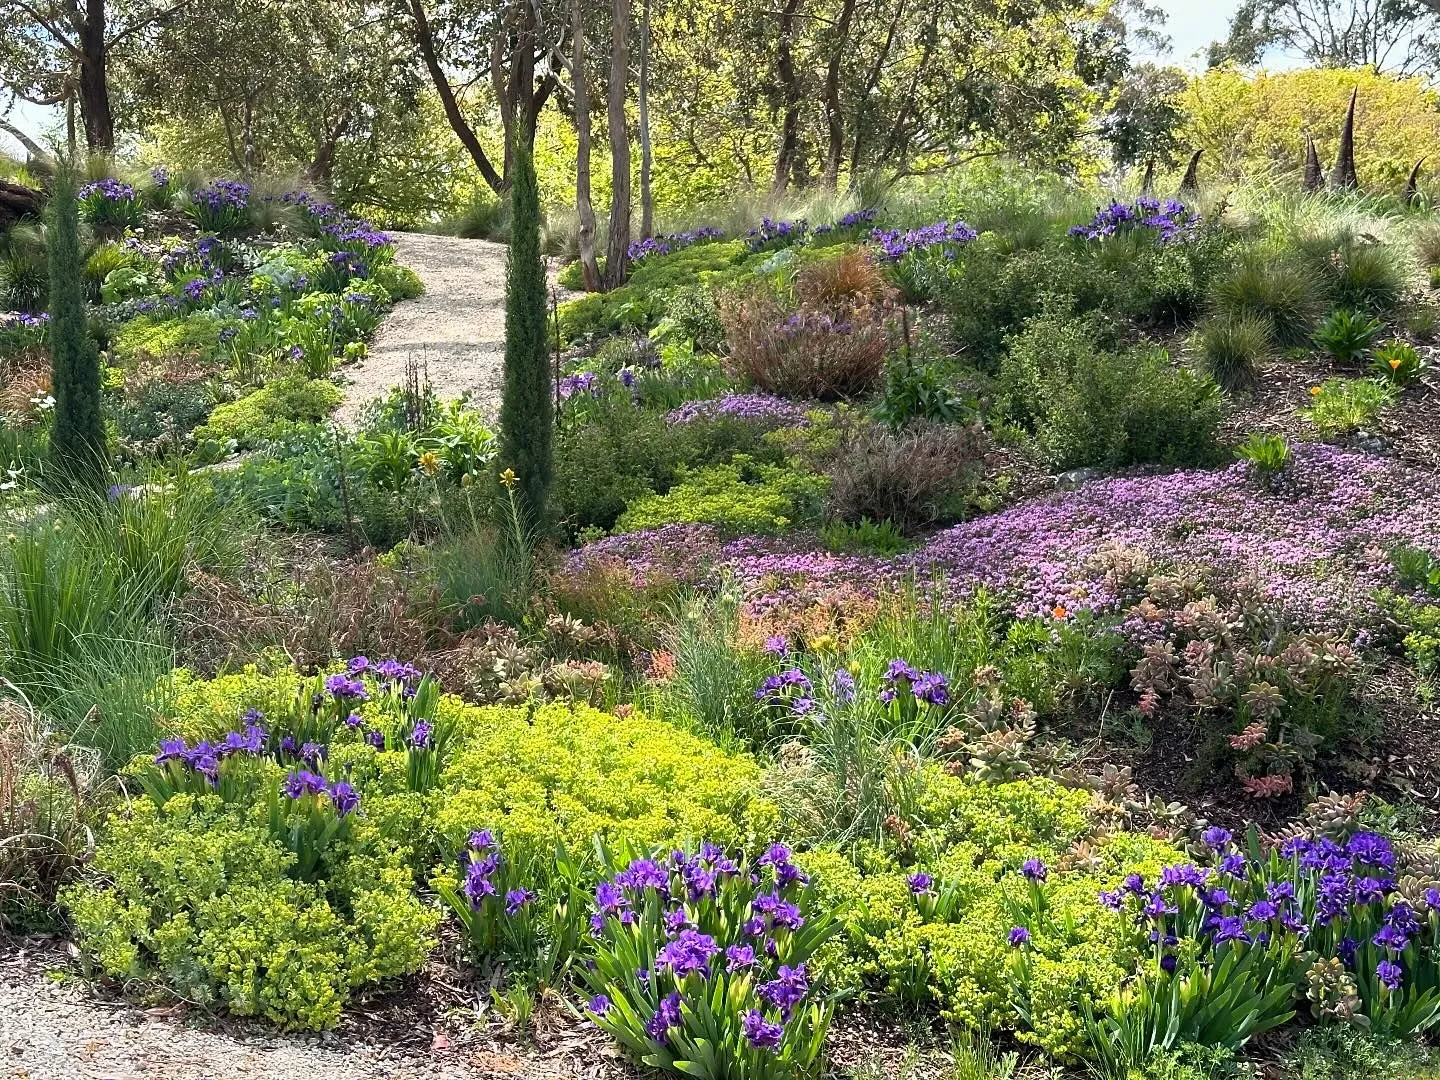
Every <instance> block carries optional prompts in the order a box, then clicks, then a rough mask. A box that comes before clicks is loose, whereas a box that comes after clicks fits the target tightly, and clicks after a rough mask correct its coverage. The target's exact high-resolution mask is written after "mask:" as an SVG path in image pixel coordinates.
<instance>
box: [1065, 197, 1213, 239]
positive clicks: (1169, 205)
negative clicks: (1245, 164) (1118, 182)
mask: <svg viewBox="0 0 1440 1080" xmlns="http://www.w3.org/2000/svg"><path fill="white" fill-rule="evenodd" d="M1199 224H1200V216H1199V215H1198V214H1195V213H1192V212H1191V211H1189V210H1188V209H1187V208H1186V206H1185V204H1184V203H1182V202H1180V201H1178V200H1176V199H1166V200H1165V201H1164V202H1161V201H1160V200H1159V199H1157V198H1154V197H1153V196H1150V195H1142V196H1140V198H1138V199H1136V200H1135V201H1134V202H1133V203H1122V202H1115V201H1112V202H1111V203H1110V205H1109V206H1102V207H1101V208H1100V209H1099V210H1097V211H1096V212H1095V216H1094V217H1093V218H1092V219H1091V220H1090V221H1089V222H1087V223H1086V224H1084V225H1076V226H1073V227H1072V228H1071V229H1070V235H1071V236H1078V237H1080V238H1081V239H1083V240H1105V239H1108V238H1109V237H1112V236H1117V235H1121V234H1123V233H1127V232H1132V231H1134V230H1137V229H1148V230H1152V231H1153V232H1154V233H1155V238H1156V241H1157V242H1158V243H1162V244H1170V243H1175V242H1177V241H1181V240H1185V239H1188V238H1189V237H1191V236H1193V235H1194V233H1195V231H1196V229H1197V228H1198V226H1199Z"/></svg>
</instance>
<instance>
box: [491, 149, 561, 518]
mask: <svg viewBox="0 0 1440 1080" xmlns="http://www.w3.org/2000/svg"><path fill="white" fill-rule="evenodd" d="M551 414H552V402H551V387H550V351H549V346H548V345H547V343H546V333H545V267H544V265H543V263H542V262H541V260H540V190H539V187H538V185H537V183H536V179H535V162H534V160H533V159H532V158H531V156H530V151H529V150H528V149H527V148H526V147H524V146H522V145H519V144H517V146H516V149H515V181H514V185H513V186H512V187H511V189H510V256H509V263H508V268H507V270H506V276H505V388H504V394H503V396H502V398H501V402H500V460H501V463H502V466H503V467H504V468H505V469H507V470H511V471H513V473H514V475H515V477H516V478H517V485H518V491H519V495H520V504H521V506H522V508H523V510H524V513H525V515H526V520H527V521H528V523H529V524H530V526H531V527H533V528H536V529H543V528H544V527H545V524H546V521H547V507H546V500H547V499H548V498H549V493H550V484H551V481H552V480H553V479H554V474H555V467H554V461H553V456H552V451H551V427H552V425H551Z"/></svg>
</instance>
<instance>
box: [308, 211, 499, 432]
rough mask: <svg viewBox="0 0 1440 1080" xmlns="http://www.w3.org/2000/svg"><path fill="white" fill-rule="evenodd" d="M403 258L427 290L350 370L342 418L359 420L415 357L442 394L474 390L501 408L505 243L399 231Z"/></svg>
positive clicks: (399, 381) (489, 407)
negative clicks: (360, 415)
mask: <svg viewBox="0 0 1440 1080" xmlns="http://www.w3.org/2000/svg"><path fill="white" fill-rule="evenodd" d="M393 235H394V237H395V261H396V262H398V263H400V264H401V265H402V266H408V267H410V268H411V269H412V270H414V271H415V272H416V273H417V274H419V275H420V280H421V281H423V282H424V283H425V292H424V294H423V295H421V296H418V297H416V298H415V299H414V300H404V301H401V302H400V303H398V304H396V305H395V308H394V309H393V310H392V311H391V312H390V313H389V314H388V315H387V316H386V317H385V322H384V323H383V324H382V325H381V327H380V332H379V333H378V334H377V335H376V337H375V340H374V341H373V342H372V343H371V345H370V350H369V355H368V356H367V357H366V358H365V359H364V360H363V361H362V362H361V363H359V364H357V365H355V366H354V367H352V368H347V369H346V371H345V374H346V375H347V376H348V377H349V379H350V384H349V385H348V386H347V387H346V391H345V401H344V404H342V405H341V406H340V412H339V413H338V415H337V419H339V420H340V421H341V422H342V423H347V424H353V423H354V422H355V419H356V417H357V416H358V415H359V412H360V409H361V407H362V406H363V405H364V404H365V403H366V402H368V401H374V400H375V399H377V398H380V397H384V396H385V394H386V393H387V392H388V391H389V390H390V389H391V388H392V387H395V386H402V385H404V382H405V363H406V361H407V360H408V359H410V358H411V357H414V358H415V359H416V360H417V361H419V362H420V363H421V364H423V365H424V367H425V369H426V371H427V374H428V376H429V379H430V385H431V387H433V388H434V390H435V393H436V395H437V396H439V397H441V398H454V397H459V396H460V395H461V394H464V393H466V392H467V391H469V392H470V394H471V396H472V398H473V399H474V400H475V401H476V403H477V404H479V405H480V407H481V408H482V409H484V410H485V411H486V412H488V413H491V414H492V415H493V414H494V413H495V412H497V411H498V410H499V402H500V380H501V368H502V363H503V359H504V350H505V251H506V248H505V245H504V244H495V243H492V242H490V241H489V240H463V239H461V238H459V237H455V236H432V235H430V234H428V233H395V234H393Z"/></svg>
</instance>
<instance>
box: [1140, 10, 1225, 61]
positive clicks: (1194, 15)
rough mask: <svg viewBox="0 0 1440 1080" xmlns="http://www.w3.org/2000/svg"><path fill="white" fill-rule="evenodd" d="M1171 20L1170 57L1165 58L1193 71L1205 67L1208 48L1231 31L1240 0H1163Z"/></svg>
mask: <svg viewBox="0 0 1440 1080" xmlns="http://www.w3.org/2000/svg"><path fill="white" fill-rule="evenodd" d="M1156 6H1157V7H1160V8H1163V9H1164V11H1165V14H1166V15H1167V16H1168V19H1167V21H1166V23H1165V27H1164V32H1165V33H1167V34H1169V35H1170V55H1169V56H1168V57H1163V58H1162V59H1165V60H1167V61H1168V62H1170V63H1172V64H1176V65H1178V66H1180V67H1183V68H1185V69H1187V70H1190V71H1198V70H1201V69H1203V68H1204V67H1205V49H1206V47H1207V46H1208V45H1209V44H1210V43H1211V42H1212V41H1217V40H1219V39H1220V38H1223V37H1224V36H1225V34H1226V31H1228V30H1229V28H1230V16H1231V15H1233V14H1235V9H1236V8H1238V7H1239V6H1240V0H1208V2H1207V0H1159V2H1158V4H1156Z"/></svg>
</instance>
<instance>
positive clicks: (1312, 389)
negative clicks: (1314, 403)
mask: <svg viewBox="0 0 1440 1080" xmlns="http://www.w3.org/2000/svg"><path fill="white" fill-rule="evenodd" d="M1310 396H1311V397H1319V396H1320V387H1318V386H1312V387H1310Z"/></svg>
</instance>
